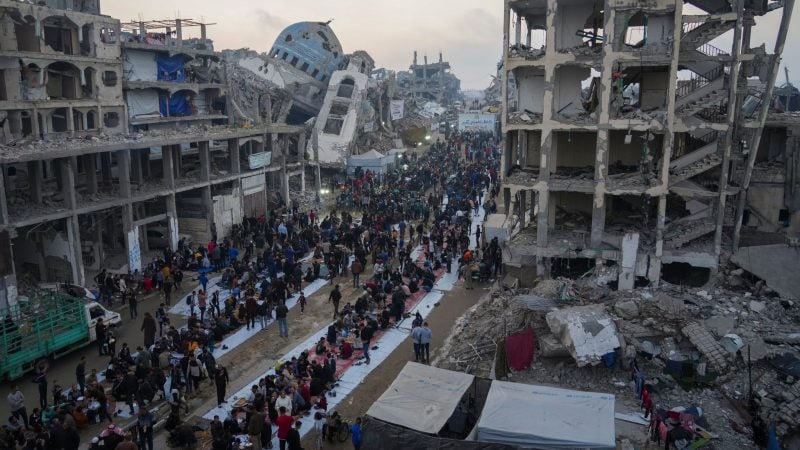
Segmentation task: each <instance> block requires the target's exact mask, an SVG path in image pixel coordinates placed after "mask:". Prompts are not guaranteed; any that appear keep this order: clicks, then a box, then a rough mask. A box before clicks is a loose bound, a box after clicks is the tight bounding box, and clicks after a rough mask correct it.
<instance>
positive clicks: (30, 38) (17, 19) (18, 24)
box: [11, 11, 39, 53]
mask: <svg viewBox="0 0 800 450" xmlns="http://www.w3.org/2000/svg"><path fill="white" fill-rule="evenodd" d="M11 18H12V20H13V21H14V35H15V36H16V38H17V49H18V50H19V51H21V52H37V53H38V52H39V37H38V36H37V35H36V25H35V23H36V19H35V18H34V17H33V16H25V17H22V16H21V15H20V14H19V13H18V12H16V11H14V12H12V13H11Z"/></svg>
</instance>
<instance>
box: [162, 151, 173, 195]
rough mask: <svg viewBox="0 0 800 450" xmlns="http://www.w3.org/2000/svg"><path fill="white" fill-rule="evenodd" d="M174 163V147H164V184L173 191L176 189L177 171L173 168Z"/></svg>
mask: <svg viewBox="0 0 800 450" xmlns="http://www.w3.org/2000/svg"><path fill="white" fill-rule="evenodd" d="M172 162H173V158H172V146H171V145H162V146H161V167H162V172H163V175H164V184H165V185H167V187H168V188H170V189H173V188H174V187H175V170H174V168H173V165H172Z"/></svg>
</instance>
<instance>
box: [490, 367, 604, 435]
mask: <svg viewBox="0 0 800 450" xmlns="http://www.w3.org/2000/svg"><path fill="white" fill-rule="evenodd" d="M476 427H477V436H476V438H477V439H476V440H478V441H482V442H494V443H502V444H512V445H518V446H519V447H521V448H537V449H564V448H581V449H584V448H585V449H613V448H616V444H615V441H614V433H615V428H614V395H612V394H602V393H595V392H582V391H573V390H569V389H558V388H552V387H545V386H535V385H530V384H521V383H510V382H507V381H498V380H495V381H493V382H492V387H491V388H490V389H489V395H488V396H487V399H486V404H485V405H484V407H483V412H482V413H481V417H480V420H479V421H478V425H476Z"/></svg>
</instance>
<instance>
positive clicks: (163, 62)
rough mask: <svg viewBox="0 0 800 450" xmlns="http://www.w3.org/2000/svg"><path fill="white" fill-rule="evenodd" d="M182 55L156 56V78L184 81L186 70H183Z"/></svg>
mask: <svg viewBox="0 0 800 450" xmlns="http://www.w3.org/2000/svg"><path fill="white" fill-rule="evenodd" d="M183 64H184V61H183V56H181V55H178V56H172V57H170V56H164V55H158V56H156V68H157V69H158V79H159V80H161V81H185V80H186V72H184V70H183Z"/></svg>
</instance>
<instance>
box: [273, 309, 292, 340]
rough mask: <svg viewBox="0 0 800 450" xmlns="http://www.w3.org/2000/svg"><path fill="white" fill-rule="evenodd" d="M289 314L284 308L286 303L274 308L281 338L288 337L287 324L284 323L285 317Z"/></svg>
mask: <svg viewBox="0 0 800 450" xmlns="http://www.w3.org/2000/svg"><path fill="white" fill-rule="evenodd" d="M287 314H289V308H287V307H286V302H285V301H281V303H280V304H279V305H278V306H277V307H276V308H275V320H277V321H278V330H279V333H280V336H281V337H286V338H288V337H289V324H288V323H287V322H286V315H287Z"/></svg>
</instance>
